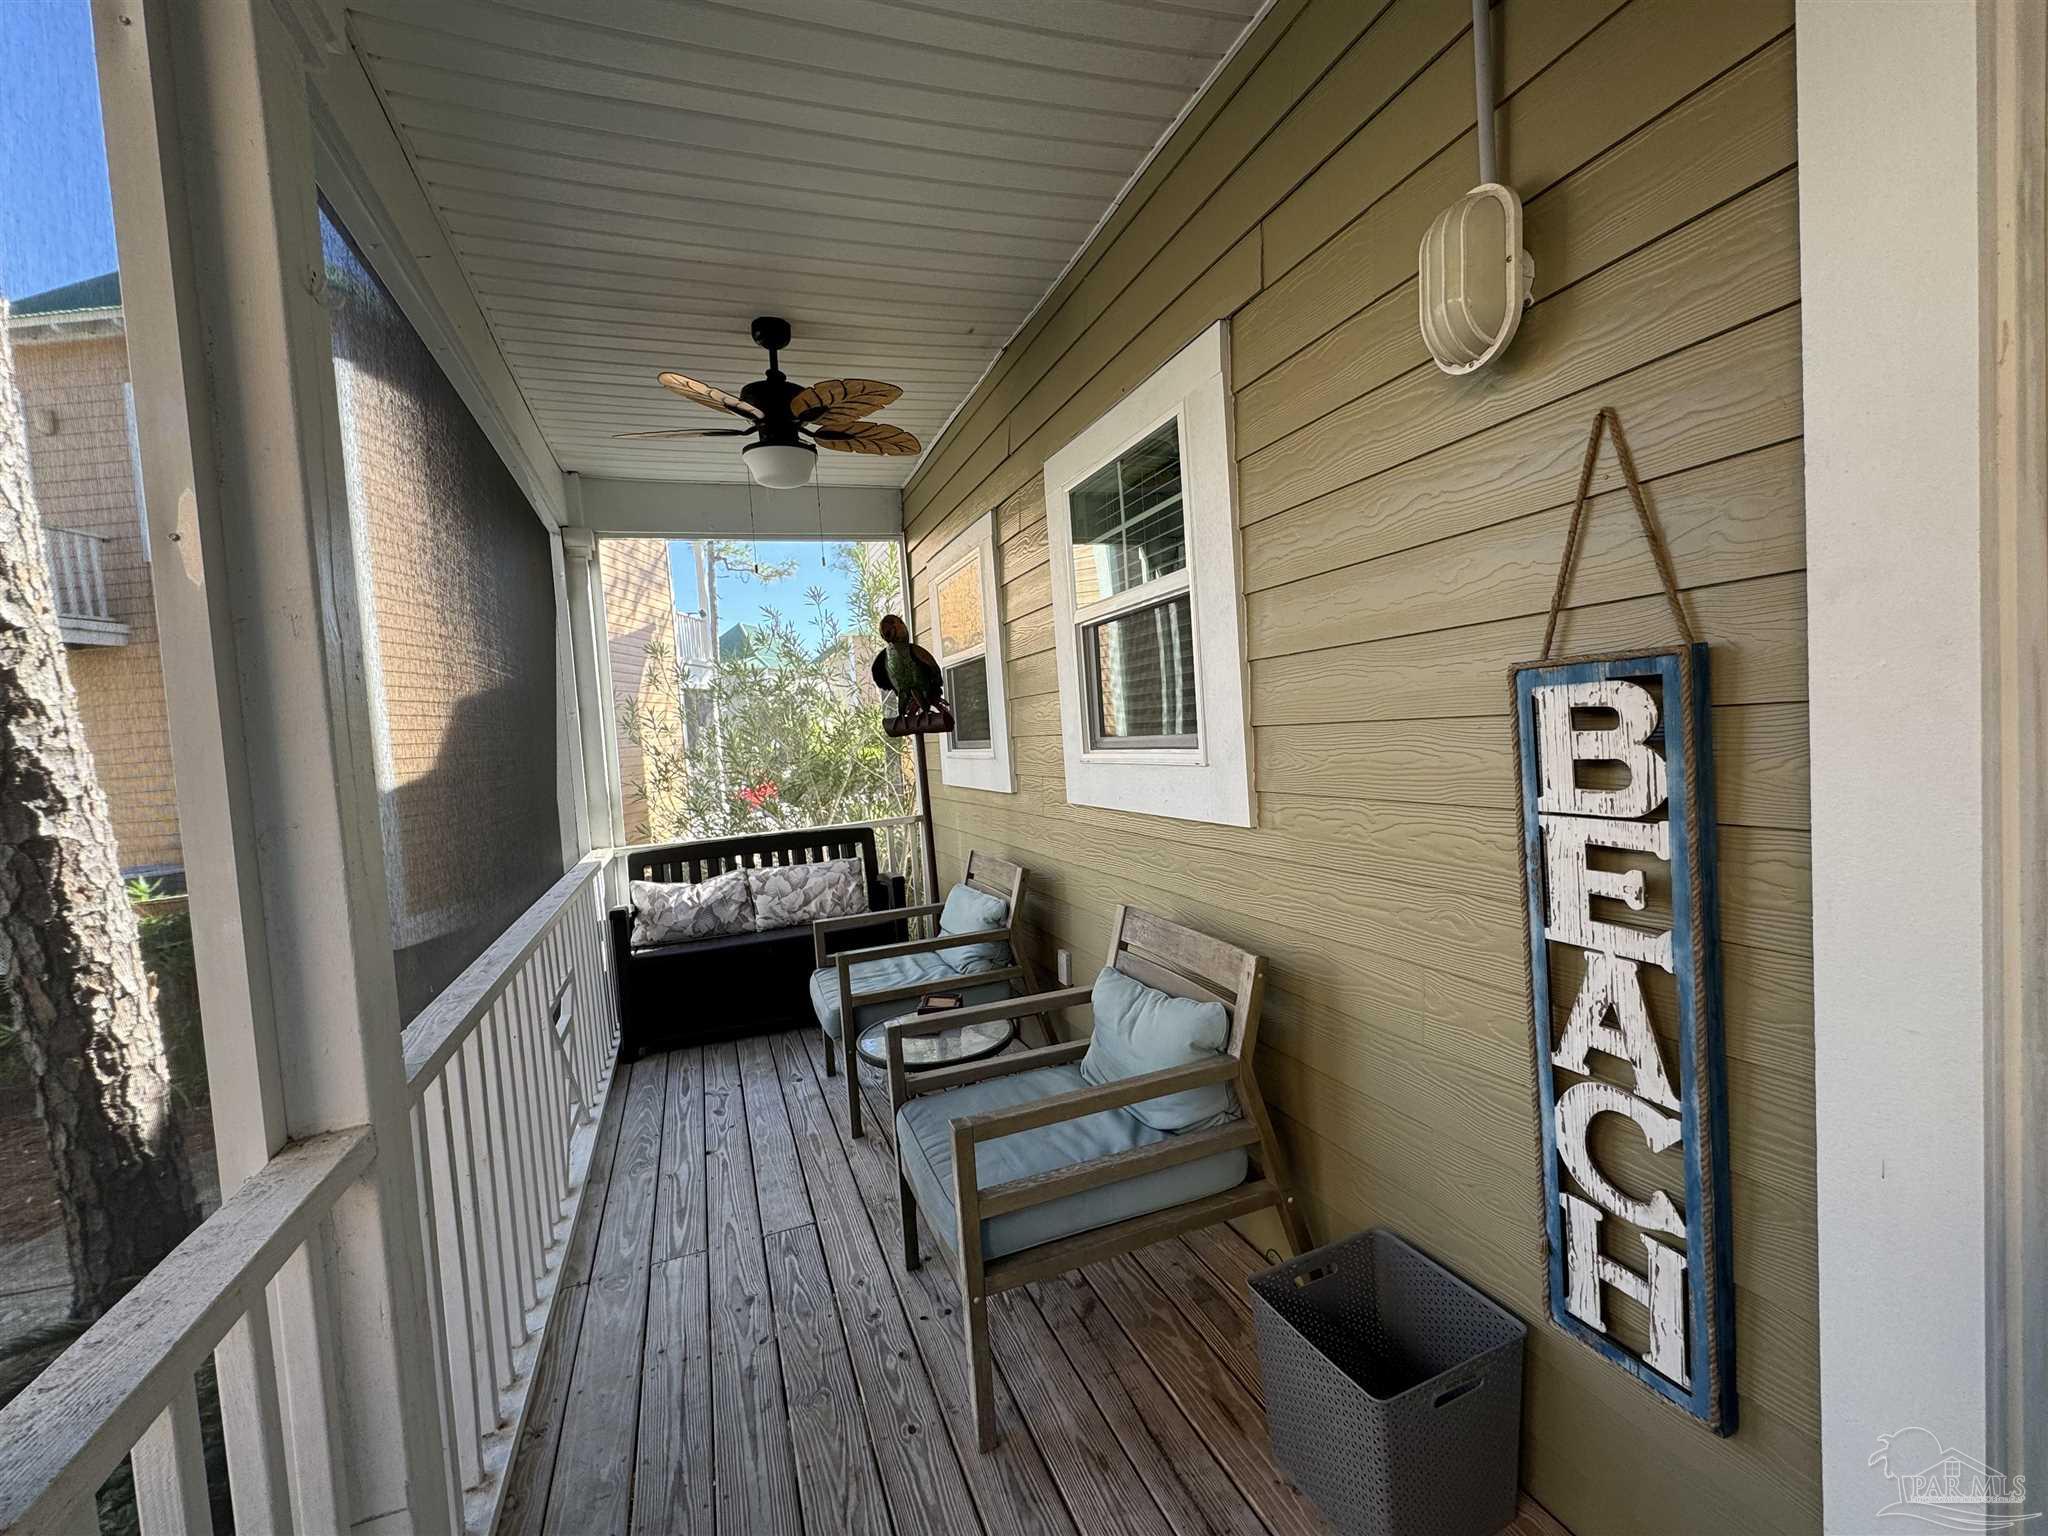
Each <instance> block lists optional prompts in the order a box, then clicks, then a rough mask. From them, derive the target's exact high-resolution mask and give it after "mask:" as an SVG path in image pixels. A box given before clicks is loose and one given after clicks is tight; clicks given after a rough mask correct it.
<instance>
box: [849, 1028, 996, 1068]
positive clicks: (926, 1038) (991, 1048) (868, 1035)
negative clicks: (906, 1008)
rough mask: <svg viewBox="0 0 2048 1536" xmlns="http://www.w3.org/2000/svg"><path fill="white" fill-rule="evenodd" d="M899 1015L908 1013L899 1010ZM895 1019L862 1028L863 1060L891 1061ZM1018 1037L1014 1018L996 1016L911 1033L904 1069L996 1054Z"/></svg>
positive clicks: (880, 1064) (882, 1063) (878, 1063)
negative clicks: (936, 1030)
mask: <svg viewBox="0 0 2048 1536" xmlns="http://www.w3.org/2000/svg"><path fill="white" fill-rule="evenodd" d="M897 1017H898V1018H905V1017H908V1015H904V1014H899V1015H898V1016H897ZM895 1022H896V1019H885V1020H883V1021H882V1022H881V1023H878V1024H870V1025H869V1026H868V1027H867V1028H866V1029H864V1030H862V1031H861V1032H860V1039H859V1041H858V1042H857V1048H858V1049H859V1051H860V1055H861V1060H863V1061H865V1062H867V1063H869V1064H870V1065H872V1066H877V1067H885V1068H886V1067H887V1066H888V1065H889V1036H888V1031H889V1026H890V1025H891V1024H893V1023H895ZM1016 1038H1017V1021H1016V1020H1015V1019H994V1020H991V1021H989V1022H988V1023H985V1024H963V1025H961V1026H960V1027H959V1028H957V1029H946V1030H941V1031H940V1032H939V1033H937V1034H935V1035H912V1036H911V1037H910V1038H909V1039H907V1040H905V1041H904V1042H903V1070H904V1071H906V1072H929V1071H930V1070H931V1069H932V1068H934V1067H954V1066H958V1065H960V1064H961V1063H962V1062H968V1061H980V1060H982V1059H983V1058H984V1057H988V1056H993V1055H995V1054H996V1052H998V1051H1000V1050H1002V1049H1003V1047H1005V1046H1006V1045H1008V1044H1009V1043H1010V1042H1011V1041H1012V1040H1015V1039H1016Z"/></svg>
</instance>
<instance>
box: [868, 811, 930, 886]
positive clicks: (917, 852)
mask: <svg viewBox="0 0 2048 1536" xmlns="http://www.w3.org/2000/svg"><path fill="white" fill-rule="evenodd" d="M854 825H855V826H863V827H873V828H874V829H875V859H876V861H877V862H878V863H879V864H880V865H881V867H882V873H883V874H885V875H901V876H902V877H903V883H904V886H905V888H906V891H907V894H906V895H905V897H904V900H905V902H906V903H907V904H908V905H910V906H913V907H917V906H923V905H924V904H925V903H926V902H928V901H930V900H932V897H931V896H930V895H928V894H927V892H929V891H930V890H931V878H930V876H929V875H928V874H927V873H926V871H925V867H924V818H923V817H922V816H886V817H884V818H882V819H881V820H879V821H863V822H855V823H854Z"/></svg>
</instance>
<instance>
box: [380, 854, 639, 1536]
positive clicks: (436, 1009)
mask: <svg viewBox="0 0 2048 1536" xmlns="http://www.w3.org/2000/svg"><path fill="white" fill-rule="evenodd" d="M605 862H606V856H605V855H602V854H592V855H590V856H589V857H588V858H586V859H584V860H583V862H582V863H580V864H578V865H577V866H576V867H575V868H574V869H572V870H570V871H569V872H568V873H567V874H565V875H564V876H562V878H561V879H560V880H559V881H557V882H556V883H555V886H554V887H553V889H551V890H550V891H549V892H548V893H547V894H546V895H545V896H543V897H542V898H541V899H540V900H539V901H537V902H535V903H534V904H533V906H532V907H530V908H529V909H528V910H527V912H526V914H525V915H524V916H523V917H521V918H520V919H519V921H518V922H516V923H514V924H513V925H512V926H511V927H510V928H508V929H507V930H506V931H505V933H504V934H503V935H502V936H501V937H500V938H499V939H498V941H497V942H496V943H494V944H493V945H491V947H490V948H489V949H487V950H485V951H484V952H483V953H482V954H481V955H479V956H478V957H477V958H476V960H475V962H474V963H472V964H471V965H470V967H469V969H467V970H466V971H464V972H463V973H462V975H460V976H459V977H457V978H456V979H455V981H454V982H453V983H451V984H450V985H449V986H448V988H447V989H446V990H445V991H443V992H442V993H441V995H440V996H439V997H437V998H435V999H434V1001H433V1002H432V1003H430V1004H429V1005H428V1006H427V1008H426V1009H425V1011H423V1012H422V1013H421V1014H420V1016H419V1017H418V1018H416V1019H414V1020H413V1022H412V1023H411V1024H410V1025H408V1026H407V1027H406V1031H405V1075H406V1080H407V1082H408V1083H409V1084H410V1085H411V1087H412V1091H413V1095H414V1105H413V1150H414V1160H415V1163H416V1164H417V1166H418V1169H419V1177H420V1210H421V1212H422V1213H423V1215H424V1218H425V1220H424V1226H425V1228H426V1232H425V1240H426V1249H427V1271H428V1275H429V1280H430V1286H429V1290H430V1293H431V1299H432V1312H433V1327H434V1337H435V1340H436V1343H437V1347H438V1353H439V1355H440V1357H441V1358H440V1362H439V1364H440V1366H441V1372H440V1375H441V1381H440V1388H441V1410H442V1427H443V1432H444V1435H445V1437H446V1440H447V1443H448V1445H449V1446H450V1447H451V1448H452V1450H453V1453H454V1456H455V1459H456V1461H457V1464H458V1466H457V1470H458V1472H459V1476H460V1485H461V1488H462V1491H463V1513H464V1521H463V1523H464V1525H465V1526H466V1527H467V1529H468V1530H470V1531H472V1532H481V1531H488V1530H489V1529H490V1528H491V1527H492V1526H493V1525H494V1524H495V1523H496V1521H497V1511H498V1505H499V1502H500V1501H501V1500H502V1499H503V1497H504V1491H505V1476H504V1474H505V1469H506V1467H507V1465H508V1464H509V1462H510V1460H511V1453H512V1447H513V1445H514V1444H515V1443H516V1442H517V1440H518V1437H519V1430H520V1428H521V1426H522V1425H523V1423H524V1422H525V1417H526V1408H527V1398H528V1393H527V1388H528V1387H529V1385H530V1384H531V1382H532V1380H533V1372H534V1368H535V1366H536V1365H537V1364H538V1362H539V1356H540V1349H541V1344H542V1342H543V1340H544V1339H545V1337H546V1333H547V1325H548V1320H549V1318H550V1317H551V1316H552V1315H553V1310H554V1300H555V1283H556V1280H557V1278H558V1277H559V1274H560V1268H561V1258H562V1253H563V1250H564V1247H565V1246H566V1244H567V1242H568V1238H569V1233H570V1230H571V1227H572V1226H573V1223H574V1219H575V1215H576V1208H577V1202H578V1198H579V1197H580V1196H581V1194H582V1190H583V1176H584V1172H585V1169H586V1167H587V1165H588V1163H589V1159H590V1144H591V1141H592V1139H593V1136H594V1134H595V1129H596V1121H597V1112H598V1110H599V1109H600V1108H601V1107H602V1105H603V1103H604V1093H605V1088H606V1086H607V1085H608V1084H609V1082H610V1080H611V1071H612V1064H613V1060H614V1057H615V1053H616V1050H617V1046H618V1038H619V1024H618V1016H617V1012H616V1009H615V1007H614V1002H613V999H614V996H615V994H614V992H613V990H612V977H611V951H610V948H609V944H608V942H607V939H606V928H605V881H604V866H605Z"/></svg>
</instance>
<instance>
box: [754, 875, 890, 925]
mask: <svg viewBox="0 0 2048 1536" xmlns="http://www.w3.org/2000/svg"><path fill="white" fill-rule="evenodd" d="M747 883H748V885H750V886H751V887H752V888H753V893H754V927H755V929H756V930H758V931H759V932H762V933H766V932H767V931H768V930H769V929H771V928H794V927H796V926H798V925H799V924H804V923H811V922H815V921H816V920H817V919H818V918H821V917H851V916H852V915H853V914H854V913H856V912H865V911H867V909H868V877H867V869H866V867H865V866H864V865H863V864H862V862H861V861H860V860H859V859H831V860H828V861H827V862H825V863H823V864H778V865H776V866H775V867H774V868H772V869H750V870H748V871H747Z"/></svg>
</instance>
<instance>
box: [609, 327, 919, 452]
mask: <svg viewBox="0 0 2048 1536" xmlns="http://www.w3.org/2000/svg"><path fill="white" fill-rule="evenodd" d="M753 335H754V342H755V345H757V346H762V347H766V348H767V349H768V376H767V377H766V378H762V379H756V380H755V381H754V382H753V383H751V384H749V385H747V386H745V387H744V388H742V389H741V390H740V392H739V393H738V394H737V395H729V394H727V393H726V392H725V391H724V390H722V389H719V388H716V387H715V386H713V385H710V384H706V383H704V382H703V381H701V380H699V379H693V378H691V377H690V376H689V375H688V374H686V373H674V372H668V373H663V374H660V375H659V376H658V377H659V378H660V380H661V382H662V385H663V386H664V387H665V388H668V389H672V390H674V391H675V392H676V393H677V394H679V395H681V396H682V397H683V398H684V399H685V400H694V401H696V402H697V404H699V405H701V406H705V407H707V408H708V409H710V410H714V411H726V412H729V413H731V414H732V415H734V416H737V417H739V418H740V419H741V420H742V421H744V422H746V425H745V426H743V427H679V428H675V429H672V430H669V431H663V432H615V433H613V434H612V435H613V436H614V437H618V438H641V439H657V440H658V439H664V438H678V437H754V438H756V439H757V440H756V441H754V442H751V443H749V444H747V446H746V447H744V448H742V449H741V450H740V461H741V462H742V463H744V464H745V465H746V466H747V474H748V475H749V476H750V477H751V478H752V479H753V481H754V483H755V484H756V485H759V486H762V487H763V488H765V489H767V490H771V491H790V490H795V489H796V488H797V487H799V486H804V485H809V484H810V483H811V474H812V472H813V470H815V469H816V467H817V462H818V445H819V444H823V445H824V446H825V447H827V448H830V449H832V450H833V451H834V452H835V453H874V454H884V455H887V456H889V457H892V458H904V457H908V456H909V455H911V454H914V453H918V452H921V451H922V449H923V446H924V445H923V444H921V443H920V442H918V440H917V439H916V438H915V437H912V436H911V435H910V434H909V433H908V432H906V431H904V430H903V429H902V428H901V427H892V426H890V425H889V423H888V422H886V421H866V420H863V419H862V418H863V417H866V416H867V415H869V414H870V413H871V412H874V411H879V410H881V409H882V407H883V406H885V405H889V404H891V403H892V402H893V401H895V400H896V399H897V398H898V397H899V396H900V395H902V393H903V391H902V390H900V389H898V388H897V387H896V386H895V385H894V384H884V383H883V382H882V381H881V380H879V379H820V380H819V381H818V382H817V383H815V384H813V385H810V386H809V387H808V388H806V387H805V386H803V385H801V384H792V383H791V382H790V381H789V379H788V378H787V377H785V376H784V374H783V372H782V370H781V369H780V368H778V367H776V366H775V360H776V354H777V353H779V352H781V350H782V349H783V348H784V347H786V346H788V345H789V322H788V321H787V320H783V319H779V318H778V317H776V316H774V315H763V316H761V318H760V319H758V320H756V321H755V322H754V327H753Z"/></svg>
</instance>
